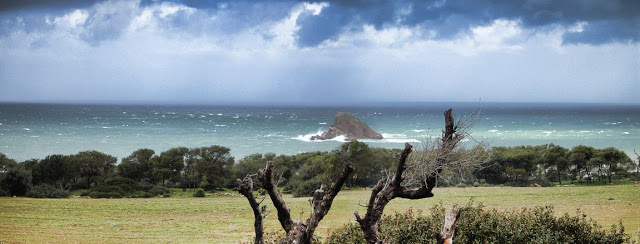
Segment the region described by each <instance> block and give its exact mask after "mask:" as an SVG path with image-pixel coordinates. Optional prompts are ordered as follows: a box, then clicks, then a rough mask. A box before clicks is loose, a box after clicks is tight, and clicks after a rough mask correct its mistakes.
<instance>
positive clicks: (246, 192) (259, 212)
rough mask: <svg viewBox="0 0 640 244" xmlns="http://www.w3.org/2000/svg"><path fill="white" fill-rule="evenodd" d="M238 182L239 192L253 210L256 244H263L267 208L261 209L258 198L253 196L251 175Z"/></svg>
mask: <svg viewBox="0 0 640 244" xmlns="http://www.w3.org/2000/svg"><path fill="white" fill-rule="evenodd" d="M236 182H237V183H238V192H240V194H242V195H243V196H245V197H246V198H247V200H248V201H249V205H250V206H251V209H252V210H253V218H254V222H253V227H254V229H255V233H256V236H255V238H254V243H256V244H262V243H264V237H263V236H264V228H263V227H262V223H263V221H264V218H265V217H266V216H267V206H262V208H261V207H260V203H258V201H256V197H255V196H254V195H253V180H252V179H251V176H250V175H247V176H245V177H244V179H242V180H240V179H237V180H236Z"/></svg>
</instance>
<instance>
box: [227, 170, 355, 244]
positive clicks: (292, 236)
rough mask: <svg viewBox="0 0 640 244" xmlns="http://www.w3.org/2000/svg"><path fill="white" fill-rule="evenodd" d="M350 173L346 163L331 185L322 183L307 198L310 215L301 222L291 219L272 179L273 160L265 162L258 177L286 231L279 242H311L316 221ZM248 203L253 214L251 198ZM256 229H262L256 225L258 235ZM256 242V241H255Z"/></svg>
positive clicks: (325, 213) (322, 216)
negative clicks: (309, 205)
mask: <svg viewBox="0 0 640 244" xmlns="http://www.w3.org/2000/svg"><path fill="white" fill-rule="evenodd" d="M351 173H353V167H352V166H351V165H346V166H345V168H344V169H343V170H342V172H341V173H340V175H339V176H338V178H337V179H336V181H335V182H334V183H333V184H332V185H331V187H327V186H326V185H324V184H322V185H321V186H320V188H319V189H317V190H316V191H315V192H314V194H313V198H311V199H310V200H309V203H310V204H311V215H310V216H309V218H308V219H307V220H306V221H305V222H301V221H299V220H295V221H294V220H292V219H291V211H290V210H289V208H288V207H287V204H286V203H285V201H284V199H283V198H282V194H281V193H280V191H278V189H277V188H276V184H275V182H274V181H273V162H271V161H269V162H267V164H266V165H265V167H264V169H261V170H260V171H258V179H259V180H260V181H261V182H262V185H263V187H264V189H265V190H266V191H267V193H268V194H269V197H270V198H271V201H272V202H273V206H274V207H275V208H276V210H277V211H278V221H280V225H281V226H282V228H283V229H284V230H285V232H286V236H285V238H284V239H283V240H281V243H311V240H312V239H313V233H314V231H315V230H316V228H317V227H318V223H320V221H321V220H322V219H323V218H324V216H325V215H327V213H329V209H331V204H332V203H333V200H334V199H335V197H336V195H338V192H340V189H342V186H343V185H344V183H345V181H346V180H347V178H348V177H349V176H350V175H351ZM241 183H242V182H239V185H243V184H241ZM239 189H240V187H239ZM243 195H244V194H243ZM251 196H252V195H251ZM249 198H250V197H247V199H249ZM249 203H250V204H251V205H252V208H253V209H254V215H255V213H256V209H257V208H254V207H253V203H252V202H251V200H249ZM256 220H257V218H256ZM258 231H262V229H260V230H258V229H257V227H256V236H257V235H258ZM256 240H257V238H256ZM256 243H258V242H257V241H256Z"/></svg>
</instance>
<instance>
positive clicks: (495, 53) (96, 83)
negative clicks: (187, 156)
mask: <svg viewBox="0 0 640 244" xmlns="http://www.w3.org/2000/svg"><path fill="white" fill-rule="evenodd" d="M639 42H640V1H637V0H557V1H553V0H522V1H513V0H477V1H466V0H435V1H419V0H399V1H383V0H352V1H289V0H271V1H243V0H233V1H210V0H202V1H198V0H171V1H160V0H158V1H154V0H142V1H132V0H126V1H118V0H109V1H96V0H93V1H90V0H58V1H50V0H3V1H2V2H0V102H60V103H67V102H71V103H179V104H202V103H204V104H221V103H224V104H226V103H246V104H253V103H256V104H349V103H369V102H449V101H451V102H477V101H478V100H482V101H488V102H577V103H636V104H637V103H640V96H639V95H638V93H639V91H640V44H639Z"/></svg>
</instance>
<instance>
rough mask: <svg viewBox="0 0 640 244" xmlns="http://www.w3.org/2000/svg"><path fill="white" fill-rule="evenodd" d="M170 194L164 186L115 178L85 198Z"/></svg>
mask: <svg viewBox="0 0 640 244" xmlns="http://www.w3.org/2000/svg"><path fill="white" fill-rule="evenodd" d="M168 193H170V191H169V189H168V188H166V187H163V186H155V185H152V184H149V183H146V182H136V181H134V180H132V179H128V178H114V179H111V180H109V181H107V182H105V183H104V184H102V185H100V186H98V187H96V188H93V189H91V190H89V191H87V192H85V193H83V196H89V197H91V198H123V197H130V198H148V197H154V196H157V195H166V194H168Z"/></svg>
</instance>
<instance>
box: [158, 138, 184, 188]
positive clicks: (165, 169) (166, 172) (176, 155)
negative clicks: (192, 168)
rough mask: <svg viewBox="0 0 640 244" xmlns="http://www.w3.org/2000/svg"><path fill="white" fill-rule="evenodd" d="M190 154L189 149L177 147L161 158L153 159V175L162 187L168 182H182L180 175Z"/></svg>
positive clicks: (163, 154) (161, 155) (164, 153)
mask: <svg viewBox="0 0 640 244" xmlns="http://www.w3.org/2000/svg"><path fill="white" fill-rule="evenodd" d="M188 153H189V148H186V147H176V148H171V149H169V150H167V151H164V152H162V153H161V154H160V156H155V157H153V158H152V159H151V161H152V163H153V165H154V168H153V174H154V175H155V176H156V178H157V179H159V180H160V183H161V184H162V186H164V185H165V183H166V181H168V180H172V181H173V182H180V173H181V172H182V169H184V164H185V157H187V154H188Z"/></svg>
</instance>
